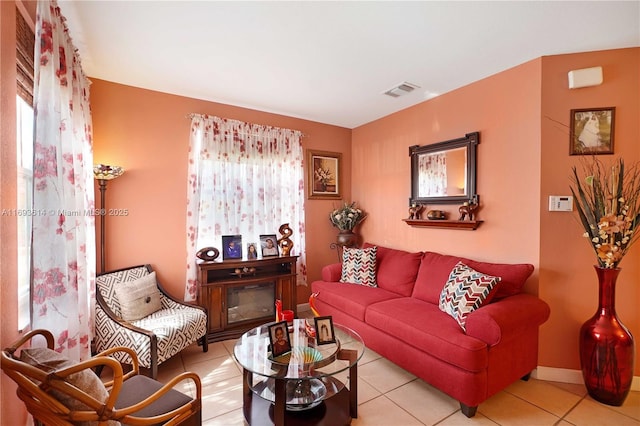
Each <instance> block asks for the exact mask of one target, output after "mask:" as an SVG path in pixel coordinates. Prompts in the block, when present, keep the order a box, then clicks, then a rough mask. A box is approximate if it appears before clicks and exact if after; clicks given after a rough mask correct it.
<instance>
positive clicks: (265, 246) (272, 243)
mask: <svg viewBox="0 0 640 426" xmlns="http://www.w3.org/2000/svg"><path fill="white" fill-rule="evenodd" d="M260 248H261V252H262V257H274V256H279V255H280V252H279V251H278V238H277V237H276V234H268V235H260Z"/></svg>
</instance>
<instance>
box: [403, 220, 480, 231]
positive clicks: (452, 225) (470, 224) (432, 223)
mask: <svg viewBox="0 0 640 426" xmlns="http://www.w3.org/2000/svg"><path fill="white" fill-rule="evenodd" d="M402 220H403V221H404V222H406V223H407V225H409V226H416V227H424V228H448V229H469V230H472V231H475V230H476V229H478V226H480V224H482V222H483V221H482V220H429V219H402Z"/></svg>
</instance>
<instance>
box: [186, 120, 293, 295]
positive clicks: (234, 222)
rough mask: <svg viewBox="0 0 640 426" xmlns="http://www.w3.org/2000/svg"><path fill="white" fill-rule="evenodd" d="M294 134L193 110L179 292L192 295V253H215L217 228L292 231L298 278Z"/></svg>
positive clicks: (251, 233) (253, 236)
mask: <svg viewBox="0 0 640 426" xmlns="http://www.w3.org/2000/svg"><path fill="white" fill-rule="evenodd" d="M301 138H302V134H301V133H300V132H299V131H296V130H289V129H280V128H275V127H268V126H261V125H257V124H251V123H244V122H241V121H237V120H229V119H225V118H219V117H212V116H206V115H199V114H193V115H192V120H191V136H190V145H189V167H188V173H189V176H188V177H189V185H188V191H187V197H188V200H187V283H186V290H185V299H186V300H194V299H195V297H196V280H197V271H196V266H195V260H196V253H197V251H198V250H199V249H201V248H203V247H209V246H211V247H216V248H218V249H219V250H220V252H222V246H221V240H222V236H223V235H242V244H243V247H242V249H243V257H244V258H246V248H247V244H248V243H256V244H258V245H259V244H260V240H259V236H260V235H263V234H276V235H277V236H278V237H280V235H278V228H279V227H280V225H282V224H283V223H288V224H289V227H290V228H291V229H292V230H293V232H294V233H293V236H292V237H291V239H292V241H293V244H294V245H293V250H292V252H291V254H294V255H298V256H300V257H299V258H298V277H299V280H300V281H301V282H302V283H303V284H304V282H305V280H306V266H305V264H306V262H305V245H304V241H305V237H304V235H305V228H304V183H303V176H304V175H303V164H302V160H303V151H302V142H301Z"/></svg>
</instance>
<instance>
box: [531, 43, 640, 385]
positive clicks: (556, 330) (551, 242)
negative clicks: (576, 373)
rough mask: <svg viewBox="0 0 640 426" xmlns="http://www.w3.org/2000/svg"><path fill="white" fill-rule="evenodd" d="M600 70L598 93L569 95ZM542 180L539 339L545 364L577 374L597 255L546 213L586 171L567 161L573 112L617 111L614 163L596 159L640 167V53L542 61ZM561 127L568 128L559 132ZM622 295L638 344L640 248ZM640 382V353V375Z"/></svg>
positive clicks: (639, 370) (593, 303) (570, 219)
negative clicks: (572, 75)
mask: <svg viewBox="0 0 640 426" xmlns="http://www.w3.org/2000/svg"><path fill="white" fill-rule="evenodd" d="M593 66H602V68H603V76H604V82H603V84H602V85H600V86H595V87H586V88H581V89H569V88H568V84H567V73H568V72H569V71H571V70H575V69H581V68H588V67H593ZM542 75H543V80H542V112H543V113H542V116H543V117H542V123H541V126H542V139H541V140H542V144H541V145H542V163H541V164H542V167H541V169H542V175H541V177H542V180H541V188H542V191H541V198H540V222H541V239H540V297H542V298H543V299H544V300H546V301H547V302H548V303H549V304H550V305H551V307H552V309H551V318H550V319H549V321H548V322H547V324H545V326H543V328H542V330H541V336H540V364H541V365H546V366H554V367H561V368H567V369H579V368H580V360H579V357H578V337H577V336H578V332H579V330H580V326H581V325H582V323H584V322H585V321H586V320H587V319H588V318H590V317H591V316H592V315H593V314H594V313H595V312H596V307H597V303H598V300H597V299H598V290H597V279H596V275H595V271H594V270H593V267H592V266H591V265H594V264H595V263H596V259H595V255H594V253H593V251H592V249H591V247H590V244H589V243H588V241H585V239H584V237H582V233H583V232H584V231H583V229H582V226H581V225H580V223H579V221H578V219H577V215H576V214H575V213H574V214H568V213H557V212H548V211H547V208H546V207H547V203H548V201H547V200H548V196H549V195H571V192H570V190H569V184H570V181H569V175H570V172H571V168H572V167H573V166H577V167H578V169H580V159H581V157H580V156H569V155H568V153H569V136H568V126H569V115H570V114H569V111H570V110H571V109H574V108H591V107H595V108H597V107H610V106H613V107H616V115H615V128H614V151H615V153H614V155H613V156H611V155H601V156H598V159H599V160H603V161H611V160H613V159H614V158H618V157H622V158H624V159H625V161H626V162H627V163H631V162H637V161H640V121H639V120H638V117H640V104H639V103H640V49H638V48H635V49H618V50H609V51H602V52H591V53H581V54H572V55H560V56H550V57H544V58H543V59H542ZM557 122H560V123H562V125H560V124H557ZM620 267H621V268H622V272H621V274H620V277H619V279H618V285H617V289H616V294H617V297H616V299H617V305H616V309H617V313H618V315H619V317H620V320H621V321H622V322H623V323H624V324H625V325H626V326H627V327H628V328H629V330H630V331H631V333H632V334H633V335H634V336H635V337H636V341H637V339H638V337H639V336H640V310H639V309H638V302H640V246H638V245H636V246H634V247H632V248H631V250H630V252H629V254H628V255H627V256H626V257H625V259H624V260H623V261H622V263H621V264H620ZM639 374H640V351H638V350H637V343H636V359H635V375H636V376H637V375H639Z"/></svg>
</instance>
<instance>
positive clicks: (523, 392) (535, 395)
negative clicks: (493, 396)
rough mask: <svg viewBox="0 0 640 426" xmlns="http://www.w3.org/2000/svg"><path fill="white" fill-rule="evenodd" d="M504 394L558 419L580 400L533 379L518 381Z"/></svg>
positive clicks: (576, 396)
mask: <svg viewBox="0 0 640 426" xmlns="http://www.w3.org/2000/svg"><path fill="white" fill-rule="evenodd" d="M505 392H508V393H511V394H513V395H515V396H517V397H519V398H522V399H524V400H526V401H528V402H530V403H531V404H533V405H535V406H537V407H540V408H542V409H543V410H545V411H548V412H550V413H551V414H554V415H556V416H558V417H562V416H564V415H565V414H567V413H568V412H569V411H570V410H571V409H572V408H573V407H574V406H575V405H576V404H577V403H578V401H580V399H581V398H582V397H581V396H579V395H576V394H575V393H571V392H569V391H566V390H564V389H561V388H559V387H557V386H554V385H553V384H551V383H548V382H544V381H540V380H535V379H529V381H526V382H525V381H523V380H518V381H517V382H514V383H513V384H512V385H510V386H509V387H508V388H507V389H505Z"/></svg>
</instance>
